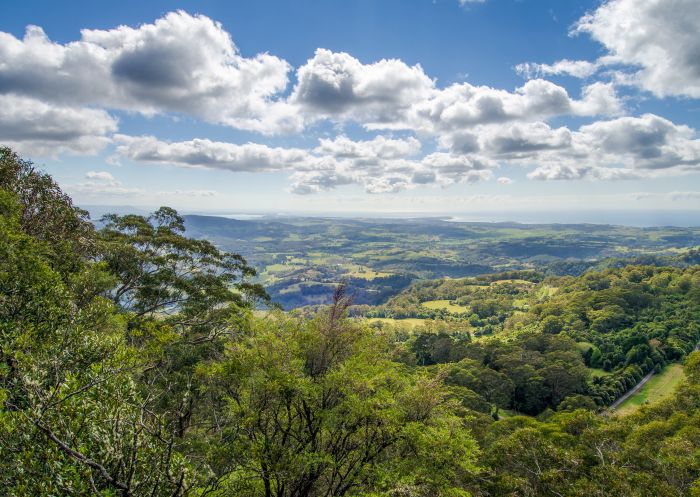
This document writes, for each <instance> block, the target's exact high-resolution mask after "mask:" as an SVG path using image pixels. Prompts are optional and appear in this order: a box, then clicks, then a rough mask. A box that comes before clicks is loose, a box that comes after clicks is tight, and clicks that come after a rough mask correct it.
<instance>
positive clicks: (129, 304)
mask: <svg viewBox="0 0 700 497" xmlns="http://www.w3.org/2000/svg"><path fill="white" fill-rule="evenodd" d="M187 226H188V221H186V219H185V218H184V217H183V216H181V215H180V214H178V213H177V212H176V211H175V210H173V209H171V208H168V207H161V208H160V209H157V210H156V211H155V212H153V213H151V214H149V215H136V214H125V215H118V214H111V215H107V216H105V217H103V218H102V219H101V220H100V221H99V222H96V223H95V222H92V220H91V219H90V218H89V215H88V213H87V212H86V211H85V210H82V209H80V208H78V207H76V206H75V205H74V204H73V201H72V200H71V198H70V197H69V196H68V195H67V194H66V193H64V192H63V191H62V190H61V188H60V187H59V186H58V185H57V183H56V182H55V181H54V180H53V179H52V178H51V177H50V176H49V175H48V174H46V173H44V172H42V171H41V170H39V169H37V168H36V167H35V166H34V165H33V164H32V163H30V162H28V161H26V160H24V159H22V158H21V157H20V156H18V155H17V154H16V153H15V152H13V151H12V150H10V149H9V148H2V149H0V493H1V494H2V495H7V496H11V497H29V496H83V495H85V496H88V495H95V496H104V497H113V496H114V497H116V496H122V497H127V496H133V497H140V496H151V497H156V496H173V497H176V496H177V497H180V496H197V497H199V496H212V497H224V496H232V497H235V496H241V497H243V496H253V497H254V496H261V497H263V496H264V497H272V496H275V497H322V496H323V497H330V496H356V497H443V496H444V497H466V496H474V497H480V496H483V497H486V496H494V497H496V496H503V497H505V496H552V497H554V496H567V497H574V496H581V497H582V496H600V497H603V496H612V495H619V496H639V497H642V496H644V497H647V496H648V497H651V496H663V497H666V496H668V497H671V496H690V497H699V496H700V352H693V351H694V349H695V348H696V346H697V344H698V342H699V341H700V267H699V266H698V265H697V257H698V252H697V249H696V248H695V249H693V248H690V247H686V248H685V249H684V250H680V251H676V253H668V254H664V255H663V258H661V259H656V260H654V261H651V262H653V263H643V262H645V261H640V260H628V261H627V263H621V262H620V260H619V259H618V258H616V259H615V260H611V259H608V260H607V262H605V263H603V265H600V264H599V265H598V266H596V267H589V268H585V269H586V270H583V269H582V270H581V271H576V272H575V273H576V274H571V275H570V274H568V273H566V272H554V271H549V270H547V269H546V268H543V267H539V266H537V265H535V266H536V267H515V268H512V267H503V268H500V267H496V268H494V267H489V269H485V270H483V271H478V272H477V273H478V274H467V275H465V274H460V275H452V276H455V279H450V278H441V279H432V280H430V279H427V280H426V281H418V282H414V283H411V282H410V281H405V282H403V283H402V288H401V289H399V290H397V291H396V292H394V293H393V294H392V295H389V294H386V295H385V296H384V297H383V299H384V300H383V302H381V303H378V304H379V305H367V304H366V303H363V302H356V301H353V292H354V289H353V287H352V285H351V284H350V283H348V284H347V285H343V284H339V285H324V291H325V292H326V293H325V295H326V297H325V298H324V300H323V302H324V303H325V302H328V304H327V305H318V306H314V307H305V308H303V309H298V310H291V311H289V310H287V311H285V310H284V309H283V308H282V306H280V305H279V302H276V301H275V299H274V298H272V297H271V296H270V292H269V291H268V290H267V288H266V287H265V286H263V285H262V284H261V280H260V277H259V275H257V274H256V268H255V267H254V266H253V265H252V264H251V263H250V262H249V261H248V260H247V259H246V258H245V257H244V256H243V255H240V254H239V253H238V252H236V251H235V248H233V247H229V246H228V245H226V246H224V245H223V244H221V243H215V241H212V240H207V239H206V238H204V237H202V236H194V235H193V234H192V233H190V232H189V231H188V230H186V227H187ZM195 234H196V233H195ZM261 236H262V235H261ZM590 236H594V234H592V235H590ZM689 236H695V235H689ZM661 238H663V237H657V238H656V239H657V240H659V239H661ZM301 241H303V239H302V240H301ZM686 241H687V240H686ZM543 243H544V242H543ZM620 243H622V242H620ZM640 243H641V242H640ZM658 243H661V244H666V243H670V241H666V242H658ZM508 247H510V245H507V244H506V245H504V251H505V252H504V253H506V252H507V250H508ZM559 262H563V263H567V261H559ZM646 262H650V261H646ZM494 269H497V270H496V271H494ZM499 269H500V270H499ZM353 270H354V271H356V274H358V275H364V274H365V273H366V272H367V271H371V272H372V276H378V277H389V275H383V274H377V273H379V272H381V268H369V269H368V268H364V267H363V268H359V267H355V268H353ZM444 276H447V275H444ZM456 276H466V277H459V278H457V277H456ZM316 303H319V302H316ZM416 321H417V322H416ZM409 323H412V324H409ZM679 364H682V368H683V378H682V379H681V381H680V382H679V383H678V385H677V386H675V387H674V388H673V390H672V391H671V392H669V393H668V395H666V396H665V397H664V398H663V399H661V400H658V401H656V402H653V403H648V404H642V405H640V406H639V408H638V409H635V410H634V411H633V412H631V413H629V414H625V415H620V414H618V413H616V412H615V411H613V410H611V409H609V408H608V407H609V406H610V405H611V404H612V403H613V401H615V400H616V399H618V398H619V397H620V396H621V395H623V394H624V393H625V392H626V391H628V390H629V389H630V388H632V387H633V386H634V385H635V384H637V383H638V382H639V381H640V380H641V379H642V378H643V377H644V376H645V375H648V374H649V373H659V374H660V373H661V372H663V371H666V370H667V368H669V367H675V366H676V365H679Z"/></svg>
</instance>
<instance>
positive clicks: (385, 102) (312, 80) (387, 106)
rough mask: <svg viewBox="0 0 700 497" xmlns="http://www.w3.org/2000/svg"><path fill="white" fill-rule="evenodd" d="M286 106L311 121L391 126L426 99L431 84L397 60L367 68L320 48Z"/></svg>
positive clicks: (414, 68)
mask: <svg viewBox="0 0 700 497" xmlns="http://www.w3.org/2000/svg"><path fill="white" fill-rule="evenodd" d="M297 80H298V82H297V84H296V86H295V87H294V90H293V92H292V94H291V97H290V102H291V103H293V104H296V105H298V106H300V107H301V109H302V110H303V111H304V112H305V113H306V114H307V115H308V116H310V118H311V119H317V118H320V117H329V118H335V119H340V118H346V119H353V120H357V121H361V122H364V123H366V124H369V125H371V124H381V123H391V122H394V121H396V120H398V119H400V118H401V117H402V116H403V114H404V113H405V112H406V111H407V110H408V109H409V108H410V107H411V105H413V104H415V102H417V101H420V100H422V99H424V98H426V97H427V95H428V94H429V92H430V91H431V90H432V89H433V88H434V81H433V80H431V79H430V78H429V77H428V76H427V75H426V74H425V73H424V72H423V68H421V66H420V65H415V66H408V65H407V64H405V63H404V62H402V61H400V60H397V59H382V60H380V61H378V62H374V63H371V64H362V63H361V62H360V61H359V60H357V59H356V58H354V57H352V56H351V55H349V54H347V53H344V52H339V53H337V52H331V51H330V50H325V49H318V50H316V53H315V55H314V57H313V58H311V59H309V60H308V61H307V62H306V64H304V65H303V66H301V67H300V68H299V69H298V70H297Z"/></svg>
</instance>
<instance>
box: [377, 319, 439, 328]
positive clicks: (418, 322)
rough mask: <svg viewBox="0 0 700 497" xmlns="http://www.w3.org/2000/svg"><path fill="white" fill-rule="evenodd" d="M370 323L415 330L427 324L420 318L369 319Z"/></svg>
mask: <svg viewBox="0 0 700 497" xmlns="http://www.w3.org/2000/svg"><path fill="white" fill-rule="evenodd" d="M367 321H369V322H370V323H376V322H380V323H384V324H393V325H399V326H401V325H402V326H407V327H408V328H415V327H417V326H423V325H424V324H425V321H426V320H425V319H418V318H405V319H394V318H367Z"/></svg>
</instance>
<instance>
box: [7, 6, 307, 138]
mask: <svg viewBox="0 0 700 497" xmlns="http://www.w3.org/2000/svg"><path fill="white" fill-rule="evenodd" d="M290 70H291V67H290V65H289V64H288V63H287V62H286V61H284V60H282V59H280V58H278V57H274V56H272V55H269V54H259V55H256V56H254V57H251V58H247V57H243V56H242V55H241V54H240V53H239V51H238V48H237V47H236V45H235V44H234V43H233V41H232V39H231V37H230V35H229V34H228V33H227V32H226V31H225V30H224V29H223V27H222V26H221V24H219V23H217V22H214V21H212V20H211V19H209V18H207V17H205V16H201V15H196V16H192V15H190V14H187V13H185V12H182V11H178V12H171V13H169V14H166V15H165V16H164V17H162V18H160V19H158V20H156V21H155V22H154V23H152V24H143V25H141V26H139V27H138V28H131V27H128V26H119V27H117V28H114V29H110V30H88V29H85V30H82V31H81V38H80V40H79V41H75V42H71V43H66V44H59V43H56V42H53V41H51V40H50V39H49V38H48V37H47V36H46V34H45V33H44V31H43V30H42V29H41V28H40V27H37V26H29V27H28V28H27V32H26V34H25V36H24V38H23V39H21V40H20V39H17V38H15V37H14V36H13V35H11V34H9V33H2V32H0V92H3V93H15V94H21V95H26V96H30V97H33V98H38V99H43V100H45V101H50V102H54V103H60V104H63V105H71V106H84V105H97V106H102V107H106V108H114V109H124V110H129V111H134V112H139V113H142V114H155V113H172V112H174V113H184V114H189V115H193V116H196V117H198V118H201V119H203V120H205V121H209V122H214V123H222V124H226V125H231V126H236V127H241V128H248V129H255V130H260V131H269V130H270V129H297V128H298V118H297V117H296V116H295V115H294V113H293V111H292V110H290V109H287V108H286V106H285V105H283V104H280V103H277V104H275V105H272V106H271V105H270V104H269V101H270V99H271V98H272V97H273V96H275V95H276V94H278V93H279V92H281V91H283V90H284V89H285V88H286V86H287V83H288V78H287V74H288V73H289V71H290Z"/></svg>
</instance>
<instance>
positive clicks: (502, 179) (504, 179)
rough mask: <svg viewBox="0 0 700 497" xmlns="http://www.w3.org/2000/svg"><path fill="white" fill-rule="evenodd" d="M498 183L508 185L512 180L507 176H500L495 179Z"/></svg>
mask: <svg viewBox="0 0 700 497" xmlns="http://www.w3.org/2000/svg"><path fill="white" fill-rule="evenodd" d="M496 181H497V182H498V183H499V184H500V185H510V184H512V183H513V180H512V179H510V178H508V177H507V176H501V177H500V178H498V179H497V180H496Z"/></svg>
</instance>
